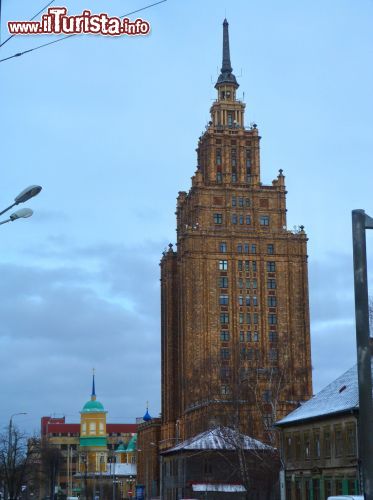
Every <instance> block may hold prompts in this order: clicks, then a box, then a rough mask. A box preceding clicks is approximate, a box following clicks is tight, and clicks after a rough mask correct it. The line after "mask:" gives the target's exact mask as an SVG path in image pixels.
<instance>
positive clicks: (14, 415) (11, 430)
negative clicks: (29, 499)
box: [7, 412, 27, 498]
mask: <svg viewBox="0 0 373 500" xmlns="http://www.w3.org/2000/svg"><path fill="white" fill-rule="evenodd" d="M17 415H27V413H26V412H19V413H13V414H12V415H11V416H10V419H9V429H8V460H7V461H8V474H9V471H10V468H11V467H12V453H13V442H12V441H13V439H12V432H13V429H12V427H13V417H16V416H17ZM9 493H10V492H9V488H8V498H10V495H9Z"/></svg>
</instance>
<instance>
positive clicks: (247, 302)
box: [219, 294, 277, 307]
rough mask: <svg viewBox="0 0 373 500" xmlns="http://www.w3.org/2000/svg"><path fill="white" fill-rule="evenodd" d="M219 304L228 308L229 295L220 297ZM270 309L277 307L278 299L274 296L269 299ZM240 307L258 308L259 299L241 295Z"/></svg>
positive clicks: (254, 296)
mask: <svg viewBox="0 0 373 500" xmlns="http://www.w3.org/2000/svg"><path fill="white" fill-rule="evenodd" d="M219 304H220V305H221V306H227V305H228V304H229V295H226V294H222V295H220V296H219ZM267 304H268V307H276V306H277V299H276V297H275V296H274V295H269V296H268V297H267ZM238 305H239V306H257V305H258V297H257V296H256V295H253V296H251V295H239V296H238Z"/></svg>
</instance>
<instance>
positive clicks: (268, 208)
mask: <svg viewBox="0 0 373 500" xmlns="http://www.w3.org/2000/svg"><path fill="white" fill-rule="evenodd" d="M232 71H233V70H232V66H231V59H230V51H229V35H228V22H227V21H226V20H224V23H223V61H222V67H221V73H220V75H219V77H218V80H217V82H216V84H215V88H216V92H217V96H216V101H215V102H214V103H213V104H212V106H211V109H210V113H211V119H210V121H209V123H208V125H207V127H206V131H205V132H204V134H203V135H202V136H201V137H200V138H199V142H198V149H197V158H198V166H197V170H196V172H195V174H194V176H193V178H192V186H191V188H190V190H189V192H188V193H187V192H183V191H182V192H179V196H178V198H177V250H175V249H173V247H172V245H170V248H169V250H168V251H167V252H165V253H164V254H163V258H162V261H161V295H162V296H161V300H162V441H161V442H162V443H163V448H165V447H169V446H173V445H174V444H175V441H179V440H182V439H186V438H189V437H191V436H193V435H195V434H197V433H198V432H201V431H203V430H206V429H208V428H210V427H211V426H213V425H219V424H223V425H231V426H238V427H239V428H240V429H241V430H242V431H243V432H245V433H247V434H249V435H251V436H253V437H258V438H259V439H264V440H268V430H269V429H270V427H271V424H272V421H273V420H274V419H278V418H280V417H281V416H283V415H284V414H286V413H288V412H289V411H291V410H292V409H294V408H295V406H296V405H297V404H298V403H299V402H300V401H303V400H305V399H308V398H309V397H310V396H311V394H312V378H311V353H310V326H309V305H308V277H307V274H308V270H307V236H306V234H305V232H304V230H303V227H302V226H300V228H299V229H298V230H296V231H289V230H288V229H287V227H286V188H285V178H284V175H283V173H282V170H279V173H278V175H277V177H276V178H275V180H273V181H272V183H271V184H270V185H264V184H262V182H261V177H260V136H259V132H258V128H257V126H256V125H255V124H253V125H251V126H250V127H246V126H245V121H244V119H245V104H244V103H243V102H242V101H240V100H238V98H237V89H238V86H239V85H238V83H237V80H236V77H235V76H234V74H233V72H232ZM289 140H290V139H289Z"/></svg>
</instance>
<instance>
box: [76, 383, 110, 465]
mask: <svg viewBox="0 0 373 500" xmlns="http://www.w3.org/2000/svg"><path fill="white" fill-rule="evenodd" d="M106 413H107V412H106V410H105V408H104V406H103V404H102V403H100V402H99V401H97V399H96V390H95V375H94V374H93V379H92V394H91V399H90V400H89V401H87V402H86V404H85V405H84V406H83V409H82V411H81V412H80V442H79V446H80V453H81V456H82V463H81V467H80V470H81V472H86V471H88V472H99V471H101V472H104V471H106V464H107V451H108V448H107V435H106Z"/></svg>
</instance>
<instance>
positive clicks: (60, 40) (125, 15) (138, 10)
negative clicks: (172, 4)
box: [0, 0, 167, 63]
mask: <svg viewBox="0 0 373 500" xmlns="http://www.w3.org/2000/svg"><path fill="white" fill-rule="evenodd" d="M164 2H167V0H160V1H159V2H155V3H152V4H149V5H146V6H145V7H141V9H137V10H134V11H132V12H128V14H123V15H122V16H119V18H120V19H122V18H123V17H127V16H131V15H132V14H137V12H141V11H143V10H146V9H150V8H151V7H155V6H156V5H159V4H161V3H164ZM36 15H37V14H36ZM78 34H79V33H74V34H72V35H66V36H63V37H61V38H57V40H53V41H52V42H48V43H43V44H42V45H38V46H37V47H33V48H32V49H28V50H24V51H23V52H17V54H13V55H12V56H9V57H5V58H4V59H0V63H2V62H4V61H8V60H9V59H13V57H19V56H23V54H27V53H29V52H33V51H34V50H38V49H42V48H43V47H47V46H48V45H53V44H54V43H58V42H62V40H66V39H67V38H71V37H73V36H77V35H78ZM4 43H5V42H4Z"/></svg>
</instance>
